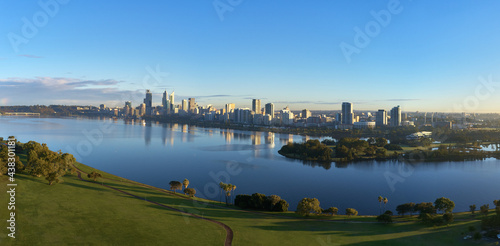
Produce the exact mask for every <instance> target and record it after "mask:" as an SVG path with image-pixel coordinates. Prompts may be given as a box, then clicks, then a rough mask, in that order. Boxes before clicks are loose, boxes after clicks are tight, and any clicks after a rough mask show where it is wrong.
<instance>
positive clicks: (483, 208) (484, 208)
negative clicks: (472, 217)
mask: <svg viewBox="0 0 500 246" xmlns="http://www.w3.org/2000/svg"><path fill="white" fill-rule="evenodd" d="M479 209H480V210H481V213H482V214H483V215H484V216H487V215H488V212H489V210H490V204H484V205H483V206H481V207H480V208H479Z"/></svg>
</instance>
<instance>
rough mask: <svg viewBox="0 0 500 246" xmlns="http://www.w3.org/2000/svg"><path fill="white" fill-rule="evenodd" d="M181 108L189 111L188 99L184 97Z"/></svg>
mask: <svg viewBox="0 0 500 246" xmlns="http://www.w3.org/2000/svg"><path fill="white" fill-rule="evenodd" d="M181 109H182V111H184V112H187V111H188V104H187V100H186V99H182V105H181Z"/></svg>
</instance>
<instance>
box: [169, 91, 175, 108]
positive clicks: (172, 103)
mask: <svg viewBox="0 0 500 246" xmlns="http://www.w3.org/2000/svg"><path fill="white" fill-rule="evenodd" d="M174 94H175V91H172V93H170V100H169V101H170V112H173V111H174V108H175V102H174V97H175V96H174Z"/></svg>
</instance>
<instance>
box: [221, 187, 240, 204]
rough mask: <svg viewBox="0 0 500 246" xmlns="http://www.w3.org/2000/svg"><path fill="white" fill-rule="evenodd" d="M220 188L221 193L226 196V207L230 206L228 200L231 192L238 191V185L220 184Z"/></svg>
mask: <svg viewBox="0 0 500 246" xmlns="http://www.w3.org/2000/svg"><path fill="white" fill-rule="evenodd" d="M219 187H220V188H221V191H224V195H225V196H226V205H229V202H228V198H229V197H230V196H231V191H234V190H236V185H233V184H225V183H223V182H220V183H219Z"/></svg>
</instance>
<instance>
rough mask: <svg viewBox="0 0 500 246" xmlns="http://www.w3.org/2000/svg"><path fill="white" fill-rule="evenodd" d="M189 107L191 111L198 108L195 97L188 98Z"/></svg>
mask: <svg viewBox="0 0 500 246" xmlns="http://www.w3.org/2000/svg"><path fill="white" fill-rule="evenodd" d="M188 108H189V112H192V111H193V110H194V109H195V108H196V102H195V100H194V98H188Z"/></svg>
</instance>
